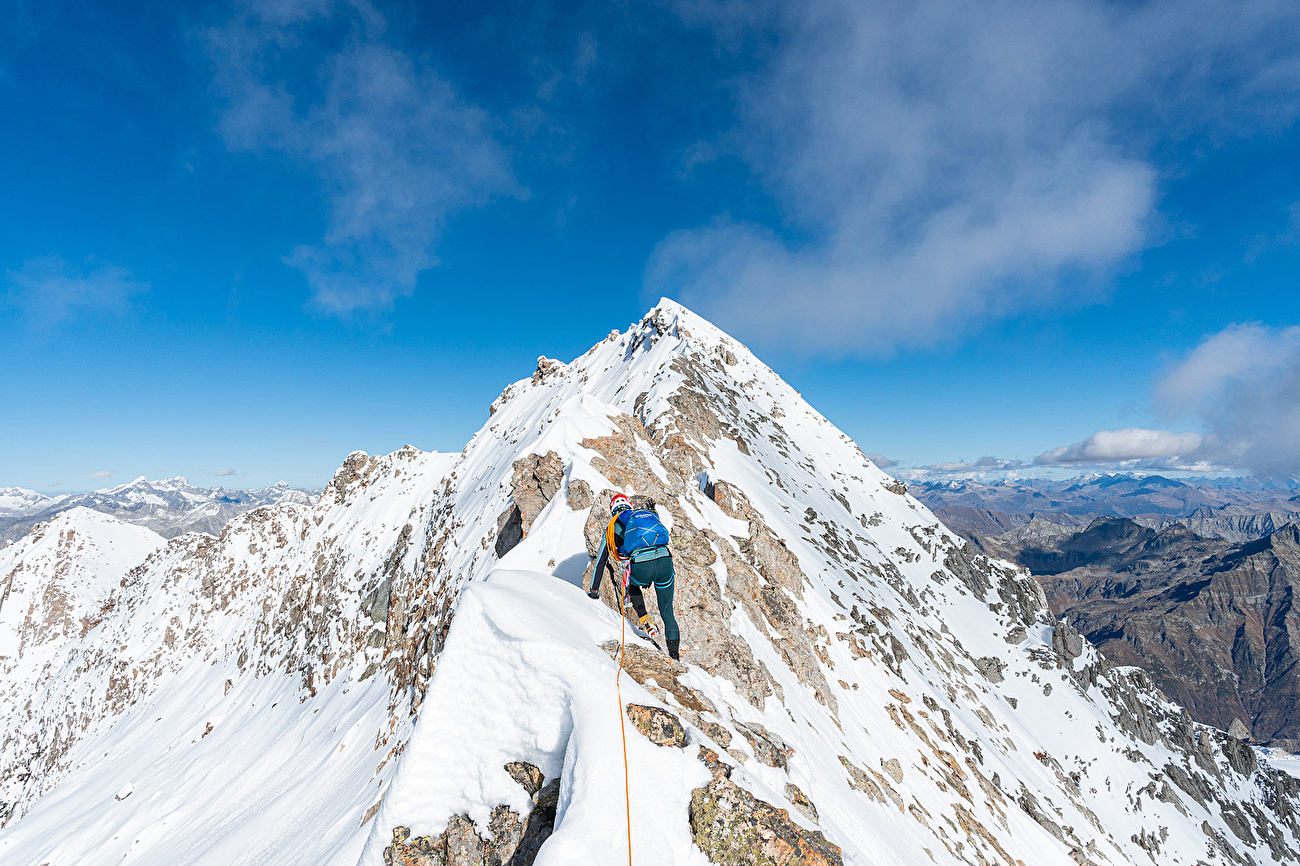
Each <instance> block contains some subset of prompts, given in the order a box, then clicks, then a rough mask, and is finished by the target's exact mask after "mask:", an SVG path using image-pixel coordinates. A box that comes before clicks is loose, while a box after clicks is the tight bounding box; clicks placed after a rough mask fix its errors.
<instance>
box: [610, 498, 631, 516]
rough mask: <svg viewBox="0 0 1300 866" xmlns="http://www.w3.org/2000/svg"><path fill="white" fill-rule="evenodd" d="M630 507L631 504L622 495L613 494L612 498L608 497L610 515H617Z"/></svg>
mask: <svg viewBox="0 0 1300 866" xmlns="http://www.w3.org/2000/svg"><path fill="white" fill-rule="evenodd" d="M631 507H632V503H631V502H630V501H628V498H627V497H626V496H624V495H623V494H622V493H615V494H614V495H613V496H611V497H609V513H610V514H617V513H618V512H620V511H622V510H624V509H630V508H631Z"/></svg>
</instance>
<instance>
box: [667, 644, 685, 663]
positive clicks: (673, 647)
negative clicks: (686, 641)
mask: <svg viewBox="0 0 1300 866" xmlns="http://www.w3.org/2000/svg"><path fill="white" fill-rule="evenodd" d="M681 645H682V642H681V641H680V640H670V641H668V655H670V656H672V657H673V659H674V660H676V661H681V656H679V655H678V654H677V649H678V647H680V646H681Z"/></svg>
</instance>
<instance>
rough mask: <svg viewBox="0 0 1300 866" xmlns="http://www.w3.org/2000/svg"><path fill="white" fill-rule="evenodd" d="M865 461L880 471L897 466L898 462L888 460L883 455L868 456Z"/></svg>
mask: <svg viewBox="0 0 1300 866" xmlns="http://www.w3.org/2000/svg"><path fill="white" fill-rule="evenodd" d="M867 459H868V460H870V461H871V462H872V463H874V464H876V465H877V466H879V467H880V468H881V469H888V468H889V467H891V466H897V465H898V461H896V460H890V459H889V458H888V457H886V456H885V455H883V454H868V455H867Z"/></svg>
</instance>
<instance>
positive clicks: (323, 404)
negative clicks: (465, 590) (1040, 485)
mask: <svg viewBox="0 0 1300 866" xmlns="http://www.w3.org/2000/svg"><path fill="white" fill-rule="evenodd" d="M425 6H426V4H410V3H401V4H376V5H367V4H365V3H361V2H353V3H334V2H329V0H273V2H272V0H263V2H251V3H239V4H222V3H216V4H201V5H189V6H185V5H180V4H174V3H172V4H165V3H136V4H125V3H117V4H96V3H79V4H72V3H62V2H46V3H40V4H36V3H26V2H21V0H20V2H19V3H18V4H17V7H16V12H15V14H14V16H13V19H12V22H11V25H12V26H7V27H6V28H5V31H4V33H3V34H2V35H0V111H2V112H3V116H4V117H5V118H6V120H7V122H6V123H4V124H0V189H2V190H3V195H0V277H2V278H3V282H2V283H0V365H2V367H3V369H4V370H5V371H6V372H7V375H6V377H5V380H6V388H5V399H4V403H3V405H4V410H3V412H0V443H3V445H4V448H3V449H2V450H0V486H3V485H15V486H23V487H30V488H35V489H38V490H42V491H49V492H60V491H69V490H80V489H88V488H92V487H98V486H104V485H107V484H112V483H117V482H116V481H114V480H113V479H114V478H117V479H118V480H119V481H124V480H129V479H130V478H131V477H134V476H136V475H141V474H143V475H147V476H149V477H151V478H152V477H160V476H163V475H175V474H184V475H187V476H188V477H190V479H191V480H192V481H194V482H195V483H200V484H217V483H223V484H226V485H227V486H262V485H265V484H269V483H272V482H274V481H277V480H280V479H284V480H287V481H289V482H291V483H293V484H296V485H302V486H319V485H321V484H323V483H324V482H325V481H326V480H328V478H329V476H330V475H331V473H332V472H333V470H334V468H335V467H336V466H337V465H338V463H339V462H340V461H341V459H342V458H343V457H344V456H346V454H347V453H348V452H350V451H352V450H355V449H361V450H366V451H370V452H372V453H373V452H383V451H388V450H392V449H395V448H398V447H400V446H401V445H403V444H405V443H408V442H409V443H411V444H414V445H417V446H419V447H421V448H431V449H443V450H459V449H460V448H461V447H462V445H463V444H464V442H465V441H466V440H467V439H468V437H469V436H470V435H471V434H472V433H473V432H474V430H476V429H477V428H478V427H479V426H480V425H481V424H482V422H483V420H484V419H485V418H486V412H487V405H488V403H490V402H491V400H492V399H493V398H495V396H496V395H497V394H498V393H499V392H500V390H501V389H502V388H503V387H504V386H505V385H506V384H507V383H509V382H510V381H513V380H515V379H518V378H521V377H523V376H526V375H528V374H529V373H531V371H532V368H533V364H534V362H535V360H536V357H537V356H538V355H540V354H546V355H549V356H552V357H559V358H562V359H568V358H570V357H573V356H575V355H577V354H580V353H581V352H583V351H585V349H586V348H587V347H588V346H589V345H591V344H592V343H594V342H595V341H597V340H598V339H600V338H601V337H602V336H603V335H604V334H605V333H607V332H608V331H609V330H610V329H611V328H615V327H618V328H622V327H625V326H626V325H627V323H628V322H630V321H633V320H635V319H637V318H639V317H640V315H641V314H642V313H643V312H644V311H645V309H646V308H648V307H649V306H650V305H651V304H652V303H653V302H654V301H655V300H656V299H657V298H658V297H659V296H660V295H662V294H667V295H670V296H672V297H674V298H677V299H678V300H681V301H682V302H684V303H686V304H687V305H688V306H691V307H693V308H695V309H697V311H699V312H700V313H702V314H704V315H706V316H708V317H710V318H711V319H713V320H714V321H715V322H716V323H717V324H718V325H720V326H721V327H723V328H726V329H728V330H729V331H731V332H732V333H733V334H734V335H735V336H737V337H738V338H740V339H742V340H744V341H746V342H747V343H749V344H750V345H751V347H752V348H754V349H755V351H756V352H758V354H759V355H760V357H762V358H763V359H764V360H766V361H768V363H770V364H772V366H774V367H775V368H776V369H777V371H778V372H780V373H781V374H782V375H784V376H785V377H786V378H787V379H789V380H790V381H791V382H792V384H794V385H795V386H796V387H798V388H801V389H802V391H803V394H804V396H805V397H807V398H808V399H809V400H810V401H811V402H812V403H813V404H814V405H815V406H816V407H817V408H819V409H820V410H821V411H822V412H824V413H825V414H826V415H827V416H829V417H830V418H831V419H832V420H833V421H835V422H836V423H837V424H839V425H840V426H841V427H842V428H843V429H844V430H845V431H846V432H847V433H849V435H851V436H853V437H854V438H856V439H857V440H858V441H859V442H860V443H861V444H862V446H863V448H864V450H866V451H868V452H873V453H878V454H883V455H885V456H887V457H890V458H892V459H894V460H897V461H900V464H901V466H904V467H913V468H915V467H923V466H929V467H932V468H931V469H930V470H927V471H929V472H932V473H938V474H944V473H957V474H960V473H963V472H972V471H981V472H983V474H984V475H989V474H992V475H993V476H995V477H996V476H997V475H998V474H999V473H1002V472H1005V471H1008V470H1009V471H1012V472H1028V471H1089V470H1092V469H1109V468H1147V469H1159V470H1162V471H1180V470H1181V471H1206V470H1220V471H1232V472H1262V473H1293V472H1297V471H1300V444H1297V443H1300V328H1297V325H1300V292H1297V291H1296V274H1297V273H1300V270H1298V268H1297V265H1300V205H1298V204H1297V202H1300V161H1298V160H1297V159H1296V153H1297V145H1300V130H1297V127H1296V118H1297V116H1300V27H1297V26H1296V25H1297V24H1300V21H1298V20H1297V19H1298V18H1300V13H1298V12H1296V11H1295V10H1294V8H1293V6H1292V5H1291V4H1288V3H1283V2H1245V3H1232V4H1228V3H1212V2H1206V0H1190V2H1179V3H1174V2H1149V3H1123V4H1116V3H1109V4H1108V3H1095V2H1084V0H1051V2H1046V3H1030V2H1027V0H1025V2H1022V0H1004V2H1001V3H997V4H992V5H989V4H977V3H964V2H933V0H927V2H923V3H877V4H846V3H837V2H822V3H781V4H765V3H758V2H755V3H750V4H719V3H712V2H698V3H693V2H681V3H636V2H626V3H619V4H610V3H587V4H583V3H575V4H542V3H522V2H521V3H502V4H473V8H471V7H470V5H468V4H447V5H446V8H436V7H435V8H425ZM981 457H992V458H995V460H993V461H987V460H986V461H985V462H984V464H982V466H978V467H977V466H974V465H971V464H973V463H974V461H976V460H977V459H978V458H981ZM230 470H233V473H232V472H231V471H230Z"/></svg>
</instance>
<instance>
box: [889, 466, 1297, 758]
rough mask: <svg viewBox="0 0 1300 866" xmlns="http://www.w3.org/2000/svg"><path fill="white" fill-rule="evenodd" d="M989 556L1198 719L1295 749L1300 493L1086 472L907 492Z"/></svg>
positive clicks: (1230, 482) (1288, 488) (1253, 483)
mask: <svg viewBox="0 0 1300 866" xmlns="http://www.w3.org/2000/svg"><path fill="white" fill-rule="evenodd" d="M911 488H912V490H913V492H915V493H916V495H917V498H919V499H920V500H922V501H923V502H925V503H926V504H927V505H929V506H930V507H931V508H932V509H934V512H935V514H936V515H937V516H938V517H939V518H940V519H941V520H943V521H944V523H946V524H947V526H948V527H949V528H950V529H952V530H954V531H956V532H958V533H960V534H962V535H964V536H965V537H966V538H968V539H970V540H971V541H972V542H973V543H974V544H975V546H976V547H977V548H978V549H980V550H981V551H982V552H985V553H988V554H991V555H995V556H998V557H1001V558H1005V559H1010V560H1012V561H1014V562H1016V563H1017V564H1019V565H1021V566H1024V567H1025V568H1028V569H1029V570H1030V571H1031V572H1033V574H1034V575H1035V576H1036V577H1037V578H1038V581H1039V583H1040V584H1042V586H1043V589H1044V591H1045V592H1046V594H1047V600H1048V603H1049V605H1050V607H1051V609H1052V612H1053V614H1055V615H1056V616H1063V617H1065V618H1066V619H1068V620H1069V622H1070V624H1071V625H1072V626H1073V627H1074V628H1076V629H1078V630H1079V631H1080V632H1082V633H1083V634H1084V636H1086V637H1087V638H1088V640H1089V641H1091V642H1092V643H1093V644H1095V645H1096V646H1097V647H1098V648H1099V649H1100V650H1101V651H1102V652H1103V653H1104V654H1105V655H1106V656H1107V658H1109V659H1111V660H1112V661H1114V662H1116V663H1118V664H1125V665H1136V666H1139V667H1142V668H1145V669H1146V670H1147V671H1148V672H1149V673H1150V674H1151V675H1152V677H1153V678H1154V679H1155V681H1156V683H1157V684H1158V685H1159V686H1160V688H1161V689H1162V690H1163V691H1164V692H1165V694H1167V695H1169V696H1170V697H1172V698H1173V699H1174V700H1176V701H1177V702H1178V703H1180V704H1182V705H1183V706H1185V707H1187V709H1188V710H1189V711H1190V712H1191V714H1192V716H1193V717H1194V718H1196V719H1197V720H1198V721H1202V722H1206V723H1208V724H1211V725H1215V726H1216V727H1219V728H1222V729H1225V730H1226V729H1227V728H1228V727H1230V726H1231V724H1232V723H1233V722H1234V721H1236V720H1240V721H1241V723H1242V724H1243V725H1244V727H1245V730H1246V731H1248V732H1249V733H1250V734H1251V736H1252V737H1254V738H1255V739H1256V740H1257V741H1262V742H1268V743H1271V744H1273V745H1278V746H1281V747H1283V748H1286V749H1287V750H1289V751H1293V752H1294V751H1300V709H1298V707H1300V612H1297V611H1296V610H1294V609H1293V607H1292V599H1293V598H1294V597H1295V595H1296V594H1297V592H1300V528H1298V527H1300V497H1297V489H1296V488H1295V487H1294V486H1292V485H1291V484H1288V483H1283V484H1265V483H1261V482H1259V481H1257V480H1255V479H1240V478H1238V479H1213V480H1211V479H1188V480H1176V479H1170V478H1163V477H1160V476H1137V475H1090V476H1083V477H1080V478H1072V479H1066V480H1064V481H1044V480H1036V479H1035V480H1028V481H1006V482H1002V483H999V484H980V483H977V482H970V481H949V482H938V483H923V482H922V483H917V482H913V484H912V485H911Z"/></svg>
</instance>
